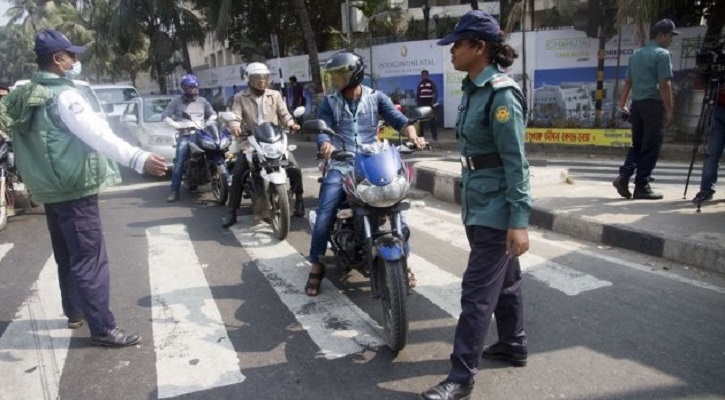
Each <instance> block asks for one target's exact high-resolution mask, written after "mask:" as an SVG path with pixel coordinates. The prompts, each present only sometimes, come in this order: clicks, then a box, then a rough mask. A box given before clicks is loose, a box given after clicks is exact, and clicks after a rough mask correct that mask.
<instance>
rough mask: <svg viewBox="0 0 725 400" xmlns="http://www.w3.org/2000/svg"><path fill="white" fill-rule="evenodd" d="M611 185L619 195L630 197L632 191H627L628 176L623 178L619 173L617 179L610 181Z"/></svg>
mask: <svg viewBox="0 0 725 400" xmlns="http://www.w3.org/2000/svg"><path fill="white" fill-rule="evenodd" d="M612 185H614V187H615V188H617V193H619V195H620V196H622V197H624V198H625V199H631V198H632V193H630V192H629V178H625V177H624V176H622V175H619V176H618V177H617V179H615V180H614V182H612Z"/></svg>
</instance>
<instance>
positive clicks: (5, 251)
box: [0, 243, 13, 261]
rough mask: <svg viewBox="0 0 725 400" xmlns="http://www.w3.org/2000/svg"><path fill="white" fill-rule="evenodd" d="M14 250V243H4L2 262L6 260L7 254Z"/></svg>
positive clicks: (1, 254) (0, 245) (0, 259)
mask: <svg viewBox="0 0 725 400" xmlns="http://www.w3.org/2000/svg"><path fill="white" fill-rule="evenodd" d="M12 249H13V244H12V243H4V244H0V261H2V260H3V258H5V256H6V255H7V254H8V253H9V252H10V250H12Z"/></svg>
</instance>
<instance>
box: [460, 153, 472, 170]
mask: <svg viewBox="0 0 725 400" xmlns="http://www.w3.org/2000/svg"><path fill="white" fill-rule="evenodd" d="M468 161H469V157H466V156H461V165H462V166H463V168H465V169H470V170H471V171H473V170H474V169H475V168H473V166H472V165H470V164H469V162H468Z"/></svg>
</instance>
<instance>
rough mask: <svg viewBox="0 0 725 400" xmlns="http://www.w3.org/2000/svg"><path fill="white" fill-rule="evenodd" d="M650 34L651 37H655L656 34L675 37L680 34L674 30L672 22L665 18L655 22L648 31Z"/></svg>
mask: <svg viewBox="0 0 725 400" xmlns="http://www.w3.org/2000/svg"><path fill="white" fill-rule="evenodd" d="M650 33H651V34H652V35H656V34H658V33H671V34H673V35H675V36H677V35H679V34H680V32H678V31H676V30H675V23H674V22H672V20H671V19H667V18H665V19H663V20H660V21H657V23H656V24H654V25H652V29H650Z"/></svg>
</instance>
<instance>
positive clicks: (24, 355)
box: [0, 255, 71, 400]
mask: <svg viewBox="0 0 725 400" xmlns="http://www.w3.org/2000/svg"><path fill="white" fill-rule="evenodd" d="M57 270H58V268H57V266H56V264H55V259H54V258H53V256H52V255H51V256H50V258H48V261H47V262H46V263H45V266H44V267H43V270H42V271H41V272H40V276H39V277H38V280H37V281H36V282H35V284H33V286H32V288H31V294H30V296H29V297H28V298H27V299H26V300H25V302H24V303H23V305H22V306H20V308H19V309H18V313H17V315H16V317H15V319H14V320H13V321H12V322H11V323H10V325H8V327H7V329H6V330H5V333H4V334H3V336H2V337H1V338H0V388H2V389H0V390H2V392H1V393H0V397H1V398H2V399H4V400H16V399H18V400H20V399H44V400H56V399H58V396H59V394H58V390H59V387H60V376H61V373H63V367H64V365H65V360H66V357H67V356H68V346H69V344H70V339H71V330H70V329H68V326H67V319H66V318H65V316H64V315H63V307H62V305H61V299H60V287H59V286H58V273H57Z"/></svg>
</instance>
